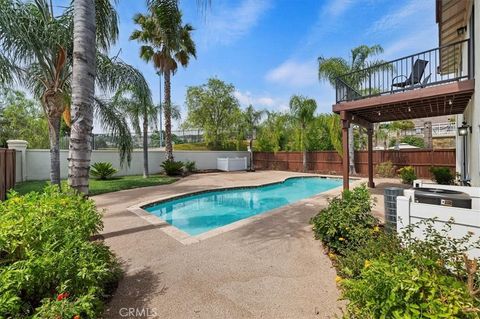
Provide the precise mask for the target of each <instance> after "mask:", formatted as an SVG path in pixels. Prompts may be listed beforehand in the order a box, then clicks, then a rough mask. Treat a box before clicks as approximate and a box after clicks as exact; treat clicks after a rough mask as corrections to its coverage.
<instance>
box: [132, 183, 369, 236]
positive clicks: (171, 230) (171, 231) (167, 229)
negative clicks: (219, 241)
mask: <svg viewBox="0 0 480 319" xmlns="http://www.w3.org/2000/svg"><path fill="white" fill-rule="evenodd" d="M315 177H321V178H325V179H327V178H332V179H341V177H338V176H332V175H316V174H312V175H298V176H290V177H287V178H284V179H283V180H281V181H277V182H270V183H264V184H255V185H242V186H231V187H214V188H209V189H205V190H200V191H192V192H184V193H180V194H175V195H170V196H166V197H161V198H159V199H158V200H153V201H152V200H149V201H148V202H141V203H138V204H135V205H132V206H130V207H128V208H127V210H128V211H129V212H132V213H134V214H135V215H137V216H138V217H140V218H143V219H144V220H145V221H147V222H148V223H149V224H151V225H154V226H161V227H159V229H160V230H161V231H163V232H164V233H165V234H167V235H169V236H170V237H172V238H173V239H175V240H177V241H178V242H180V243H181V244H183V245H191V244H195V243H199V242H201V241H203V240H205V239H208V238H212V237H214V236H217V235H220V234H223V233H226V232H229V231H231V230H234V229H237V228H240V227H243V226H245V225H248V224H251V223H253V222H255V221H257V220H260V219H262V218H267V217H268V216H271V215H274V214H276V213H279V212H280V211H281V210H282V209H285V208H287V207H292V206H295V205H301V204H306V201H308V200H312V199H320V198H328V197H332V196H338V195H340V194H341V192H342V187H343V186H342V185H340V186H337V187H335V188H332V189H329V190H327V191H324V192H321V193H318V194H316V195H313V196H310V197H306V198H303V199H301V200H299V201H296V202H294V203H291V204H287V205H284V206H281V207H278V208H275V209H272V210H269V211H266V212H264V213H260V214H257V215H253V216H250V217H247V218H244V219H240V220H238V221H235V222H233V223H230V224H227V225H224V226H220V227H217V228H215V229H212V230H209V231H207V232H204V233H201V234H199V235H193V236H192V235H189V234H188V233H186V232H184V231H182V230H181V229H179V228H177V227H175V226H173V225H171V224H169V223H168V222H166V221H165V220H163V219H162V218H160V217H158V216H156V215H154V214H152V213H150V212H147V211H146V210H144V209H143V208H145V207H148V206H153V205H157V204H159V203H162V202H166V201H170V200H174V199H179V198H183V197H187V196H192V195H198V194H203V193H208V192H215V191H224V190H232V189H249V188H258V187H263V186H268V185H275V184H281V183H284V182H285V181H287V180H288V179H292V178H315ZM350 180H351V183H350V186H352V187H356V186H358V185H360V184H362V183H364V182H365V179H364V178H350Z"/></svg>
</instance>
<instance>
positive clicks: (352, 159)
mask: <svg viewBox="0 0 480 319" xmlns="http://www.w3.org/2000/svg"><path fill="white" fill-rule="evenodd" d="M348 153H349V154H348V156H349V159H350V163H349V170H350V174H352V175H353V174H356V173H357V172H356V170H355V143H354V141H353V125H350V127H349V128H348Z"/></svg>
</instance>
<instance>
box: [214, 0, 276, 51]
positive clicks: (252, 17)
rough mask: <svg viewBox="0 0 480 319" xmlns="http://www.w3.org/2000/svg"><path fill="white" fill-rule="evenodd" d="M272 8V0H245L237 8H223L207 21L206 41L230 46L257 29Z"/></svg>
mask: <svg viewBox="0 0 480 319" xmlns="http://www.w3.org/2000/svg"><path fill="white" fill-rule="evenodd" d="M269 8H270V0H243V1H242V2H241V3H240V4H239V5H238V6H236V7H223V8H221V9H220V10H219V12H213V13H212V14H211V15H209V16H208V18H207V21H206V24H207V25H206V27H207V30H206V32H207V33H206V39H205V40H206V41H207V42H208V43H209V44H210V43H211V42H216V43H221V44H229V43H232V42H234V41H236V40H238V39H239V38H241V37H242V36H244V35H245V34H247V33H248V32H249V31H250V30H251V29H252V28H253V27H255V26H256V25H257V23H258V21H259V19H260V18H261V16H262V15H263V14H264V13H265V11H267V10H268V9H269Z"/></svg>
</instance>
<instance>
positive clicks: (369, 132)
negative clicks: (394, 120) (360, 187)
mask: <svg viewBox="0 0 480 319" xmlns="http://www.w3.org/2000/svg"><path fill="white" fill-rule="evenodd" d="M367 136H368V187H370V188H375V183H374V182H373V124H370V126H369V127H368V128H367Z"/></svg>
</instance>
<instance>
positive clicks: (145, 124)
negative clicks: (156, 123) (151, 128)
mask: <svg viewBox="0 0 480 319" xmlns="http://www.w3.org/2000/svg"><path fill="white" fill-rule="evenodd" d="M147 177H148V114H147V111H146V110H145V112H144V114H143V178H147Z"/></svg>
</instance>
